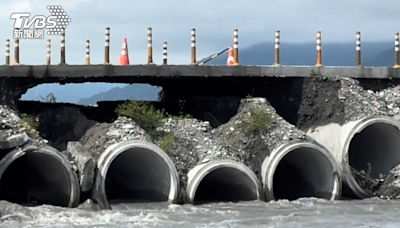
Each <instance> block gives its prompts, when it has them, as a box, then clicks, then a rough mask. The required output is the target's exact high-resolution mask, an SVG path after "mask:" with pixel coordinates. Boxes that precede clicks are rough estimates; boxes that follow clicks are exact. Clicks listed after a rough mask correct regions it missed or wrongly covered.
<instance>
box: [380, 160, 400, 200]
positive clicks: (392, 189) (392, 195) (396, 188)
mask: <svg viewBox="0 0 400 228" xmlns="http://www.w3.org/2000/svg"><path fill="white" fill-rule="evenodd" d="M377 195H379V197H381V198H384V199H400V165H398V166H396V167H394V168H393V169H392V170H391V171H390V172H389V174H388V175H387V176H386V178H385V179H384V180H383V181H382V183H381V185H380V186H379V190H378V192H377Z"/></svg>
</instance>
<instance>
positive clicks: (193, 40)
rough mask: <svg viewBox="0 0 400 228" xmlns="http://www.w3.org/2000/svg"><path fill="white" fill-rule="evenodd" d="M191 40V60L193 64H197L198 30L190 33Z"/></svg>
mask: <svg viewBox="0 0 400 228" xmlns="http://www.w3.org/2000/svg"><path fill="white" fill-rule="evenodd" d="M190 35H191V36H190V39H191V44H190V45H191V53H192V58H191V64H193V65H194V64H196V62H197V61H196V29H192V31H191V33H190Z"/></svg>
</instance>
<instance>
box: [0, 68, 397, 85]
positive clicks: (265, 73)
mask: <svg viewBox="0 0 400 228" xmlns="http://www.w3.org/2000/svg"><path fill="white" fill-rule="evenodd" d="M313 75H321V76H340V77H352V78H377V79H379V78H380V79H383V78H400V68H392V67H341V66H326V67H314V66H279V67H276V66H233V67H232V66H192V65H129V66H114V65H50V66H47V65H38V66H31V65H21V66H4V65H3V66H0V77H7V78H8V77H34V78H43V79H44V78H46V79H51V78H60V77H66V78H68V79H69V78H71V79H72V78H86V77H99V78H98V79H96V80H97V81H99V82H100V81H101V80H102V79H101V78H102V77H178V78H179V77H244V76H247V77H310V76H313Z"/></svg>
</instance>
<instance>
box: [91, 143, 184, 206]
mask: <svg viewBox="0 0 400 228" xmlns="http://www.w3.org/2000/svg"><path fill="white" fill-rule="evenodd" d="M99 171H100V173H99V174H100V176H99V175H98V177H97V179H96V185H100V190H99V193H100V202H99V204H100V205H101V207H103V209H111V205H112V204H114V203H122V202H130V203H132V202H161V201H171V202H174V201H175V200H176V197H177V195H178V190H179V179H178V174H177V171H176V169H175V167H174V165H173V163H172V161H171V160H170V158H169V157H168V155H167V154H165V153H164V152H163V151H162V150H161V149H160V148H158V147H157V146H155V145H154V144H150V143H147V142H144V141H127V142H122V143H119V144H116V145H112V146H111V147H110V148H108V149H107V150H106V151H105V152H104V153H103V155H102V157H101V158H100V159H99Z"/></svg>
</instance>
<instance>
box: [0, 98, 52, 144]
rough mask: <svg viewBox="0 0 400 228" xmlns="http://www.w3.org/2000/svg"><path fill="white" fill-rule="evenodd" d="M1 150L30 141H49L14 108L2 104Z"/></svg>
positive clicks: (0, 112) (0, 106)
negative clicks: (31, 126)
mask: <svg viewBox="0 0 400 228" xmlns="http://www.w3.org/2000/svg"><path fill="white" fill-rule="evenodd" d="M0 127H1V128H0V150H6V149H12V148H15V147H18V146H22V145H24V144H26V143H28V142H29V141H32V142H34V143H47V142H48V141H47V140H45V139H43V138H41V137H40V136H39V133H38V132H37V131H36V130H34V129H31V128H30V127H29V126H28V125H27V124H26V123H24V121H23V120H22V119H21V118H20V117H19V116H18V113H16V112H15V111H14V110H12V109H10V108H9V107H7V106H5V105H0Z"/></svg>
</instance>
